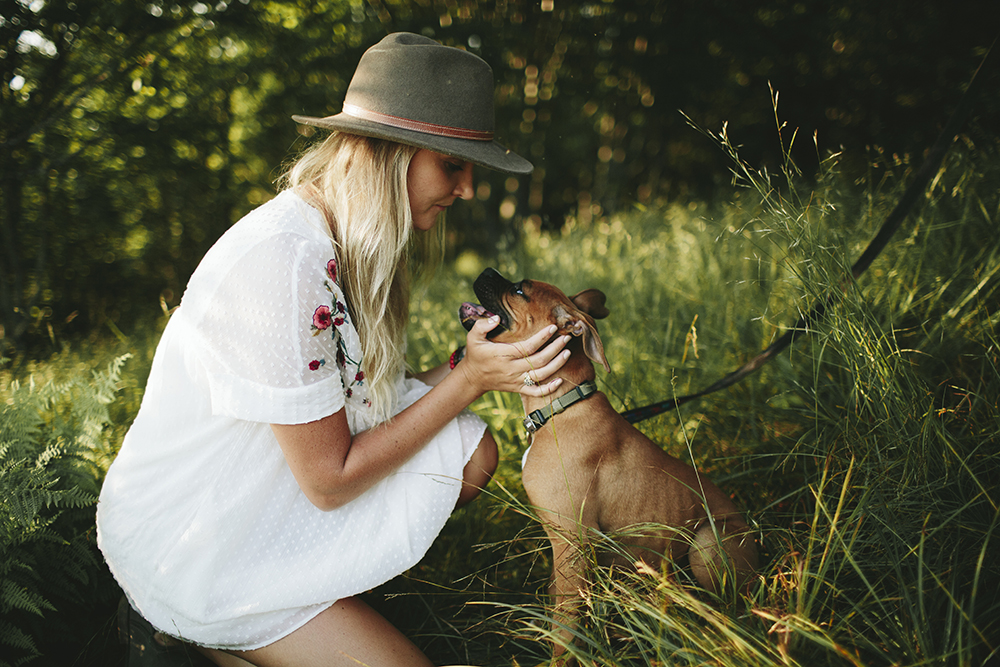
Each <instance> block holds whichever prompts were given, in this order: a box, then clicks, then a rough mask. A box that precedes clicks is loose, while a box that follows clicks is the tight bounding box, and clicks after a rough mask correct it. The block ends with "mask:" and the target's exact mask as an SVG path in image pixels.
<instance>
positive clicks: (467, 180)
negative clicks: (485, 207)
mask: <svg viewBox="0 0 1000 667" xmlns="http://www.w3.org/2000/svg"><path fill="white" fill-rule="evenodd" d="M465 165H466V166H465V169H463V170H462V171H460V172H459V174H458V181H457V182H456V183H455V190H454V194H455V196H456V197H458V198H459V199H472V195H473V194H475V191H474V190H473V188H472V163H471V162H466V163H465Z"/></svg>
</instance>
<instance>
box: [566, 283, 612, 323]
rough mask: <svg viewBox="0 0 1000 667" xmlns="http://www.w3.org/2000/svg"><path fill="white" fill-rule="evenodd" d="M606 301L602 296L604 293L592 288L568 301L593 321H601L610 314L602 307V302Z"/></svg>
mask: <svg viewBox="0 0 1000 667" xmlns="http://www.w3.org/2000/svg"><path fill="white" fill-rule="evenodd" d="M607 300H608V298H607V297H606V296H604V292H602V291H601V290H599V289H596V288H593V287H591V288H590V289H585V290H583V291H582V292H580V293H579V294H577V295H576V296H574V297H571V298H570V301H572V302H573V303H575V304H576V307H577V308H579V309H580V310H582V311H583V312H585V313H587V314H588V315H590V316H591V317H593V318H594V319H595V320H603V319H604V318H605V317H607V316H608V314H609V313H610V311H609V310H608V309H607V308H605V307H604V302H605V301H607Z"/></svg>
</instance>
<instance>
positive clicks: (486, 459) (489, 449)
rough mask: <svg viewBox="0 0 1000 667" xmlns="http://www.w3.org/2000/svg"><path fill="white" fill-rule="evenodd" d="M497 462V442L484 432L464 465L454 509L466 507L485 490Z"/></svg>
mask: <svg viewBox="0 0 1000 667" xmlns="http://www.w3.org/2000/svg"><path fill="white" fill-rule="evenodd" d="M498 460H499V454H498V453H497V442H496V440H494V439H493V434H492V433H490V432H489V431H486V433H484V434H483V439H482V440H480V441H479V445H478V446H477V447H476V451H475V452H473V453H472V458H471V459H469V462H468V463H466V464H465V469H464V470H463V471H462V477H463V480H462V490H461V492H460V493H459V494H458V502H457V503H456V504H455V508H456V509H457V508H459V507H462V506H464V505H468V504H469V503H470V502H472V500H473V499H474V498H475V497H476V496H478V495H479V493H480V492H481V491H482V490H483V489H485V488H486V485H487V484H489V483H490V480H491V479H493V473H494V472H496V469H497V462H498Z"/></svg>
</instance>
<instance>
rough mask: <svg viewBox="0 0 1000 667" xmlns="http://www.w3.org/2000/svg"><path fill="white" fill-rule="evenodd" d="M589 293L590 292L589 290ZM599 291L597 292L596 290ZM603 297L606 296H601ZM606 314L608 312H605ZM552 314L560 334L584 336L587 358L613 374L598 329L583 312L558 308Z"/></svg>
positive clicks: (584, 349) (584, 348)
mask: <svg viewBox="0 0 1000 667" xmlns="http://www.w3.org/2000/svg"><path fill="white" fill-rule="evenodd" d="M588 291H589V290H588ZM594 291H597V290H594ZM601 296H602V297H603V296H604V295H603V294H601ZM605 312H606V311H605ZM552 314H553V315H554V316H555V319H556V326H557V327H559V328H558V332H559V333H561V334H569V335H571V336H583V351H584V353H585V354H586V355H587V357H588V358H589V359H590V360H591V361H593V362H595V363H598V364H601V365H602V366H604V370H606V371H607V372H609V373H610V372H611V364H609V363H608V359H607V357H605V356H604V343H602V342H601V337H600V335H599V334H598V333H597V327H596V326H594V323H593V322H591V321H590V320H589V319H587V317H586V316H585V315H584V314H583V313H581V312H571V311H569V310H568V309H567V308H566V307H565V306H556V307H555V308H553V309H552Z"/></svg>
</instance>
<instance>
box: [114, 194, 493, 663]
mask: <svg viewBox="0 0 1000 667" xmlns="http://www.w3.org/2000/svg"><path fill="white" fill-rule="evenodd" d="M333 260H334V254H333V244H332V242H331V240H330V238H329V237H328V235H327V234H326V233H325V232H324V221H323V219H322V217H321V215H320V214H319V213H318V212H317V211H316V210H315V209H313V208H312V207H310V206H308V205H307V204H306V203H305V202H304V201H303V200H302V199H301V198H299V197H298V196H297V195H296V194H294V193H292V192H290V191H286V192H283V193H282V194H280V195H279V196H278V197H276V198H275V199H274V200H272V201H271V202H269V203H267V204H265V205H263V206H261V207H260V208H258V209H256V210H255V211H253V212H251V213H250V214H249V215H247V216H246V217H245V218H243V219H242V220H241V221H240V222H238V223H237V224H236V225H234V226H233V227H232V228H231V229H230V230H229V231H228V232H227V233H226V234H224V235H223V236H222V238H221V239H220V240H219V241H218V242H217V243H216V244H215V245H214V246H213V247H212V249H211V250H210V251H209V252H208V253H207V254H206V256H205V258H204V260H203V261H202V262H201V264H200V265H199V267H198V269H197V270H196V271H195V273H194V275H193V276H192V277H191V281H190V282H189V284H188V288H187V290H186V291H185V293H184V298H183V299H182V302H181V305H180V307H179V308H178V309H177V310H176V311H175V312H174V314H173V315H172V316H171V318H170V322H169V324H168V325H167V328H166V330H165V331H164V333H163V337H162V339H161V340H160V343H159V346H158V347H157V351H156V356H155V358H154V361H153V367H152V371H151V373H150V376H149V381H148V384H147V386H146V393H145V395H144V397H143V401H142V406H141V408H140V410H139V413H138V415H137V417H136V420H135V422H134V424H133V425H132V427H131V428H130V430H129V432H128V434H127V435H126V437H125V440H124V442H123V444H122V448H121V452H120V453H119V455H118V457H117V459H116V460H115V462H114V463H113V464H112V465H111V468H110V470H109V471H108V475H107V478H106V480H105V482H104V486H103V489H102V491H101V497H100V502H99V504H98V509H97V531H98V532H97V535H98V545H99V546H100V548H101V550H102V552H103V553H104V556H105V559H106V560H107V562H108V565H109V566H110V568H111V571H112V573H113V574H114V576H115V578H116V579H117V581H118V583H119V584H120V585H121V586H122V588H123V589H124V591H125V593H126V595H127V596H128V599H129V600H130V602H131V603H132V605H133V606H134V607H135V608H136V609H137V610H138V611H139V612H140V613H141V614H142V615H143V616H144V617H145V618H146V619H147V620H149V621H150V623H152V624H153V625H154V626H155V627H156V628H158V629H159V630H161V631H163V632H166V633H168V634H171V635H174V636H176V637H181V638H183V639H185V640H187V641H191V642H194V643H197V644H201V645H204V646H211V647H215V648H228V649H253V648H259V647H261V646H265V645H267V644H269V643H271V642H274V641H276V640H278V639H280V638H281V637H283V636H285V635H287V634H289V633H290V632H292V631H294V630H295V629H297V628H299V627H300V626H302V625H303V624H305V623H306V622H307V621H309V620H310V619H311V618H313V617H314V616H315V615H317V614H318V613H320V612H321V611H323V610H324V609H326V608H327V607H329V606H330V605H331V604H333V603H334V602H335V601H336V600H338V599H340V598H344V597H348V596H351V595H355V594H357V593H361V592H364V591H366V590H369V589H371V588H373V587H375V586H377V585H379V584H381V583H383V582H385V581H388V580H389V579H391V578H392V577H394V576H396V575H398V574H400V573H402V572H404V571H406V570H407V569H409V568H410V567H412V566H413V565H415V564H416V563H417V562H418V561H419V560H420V559H421V557H423V555H424V554H425V553H426V551H427V549H428V548H429V547H430V545H431V543H432V542H433V541H434V539H435V537H437V535H438V533H439V532H440V530H441V528H442V527H443V526H444V523H445V521H446V520H447V519H448V516H449V515H450V514H451V511H452V509H453V508H454V506H455V502H456V501H457V499H458V494H459V490H460V487H461V479H462V470H463V468H464V466H465V464H466V463H467V462H468V460H469V459H470V457H471V456H472V453H473V451H474V450H475V448H476V446H477V444H478V443H479V440H480V439H481V437H482V434H483V430H484V424H483V422H482V421H481V420H479V419H478V418H477V417H475V416H474V415H472V414H471V413H468V412H465V413H463V414H462V415H460V416H459V418H458V419H456V420H454V421H452V422H451V423H450V424H448V425H447V426H446V427H445V428H444V429H443V430H442V431H441V432H440V433H439V434H438V435H437V437H435V438H434V439H433V440H432V441H431V442H430V443H429V444H428V445H427V446H425V447H424V448H423V449H422V450H421V451H419V452H418V453H417V454H415V455H414V456H413V457H412V458H411V459H410V460H409V461H407V462H406V463H405V464H404V465H403V466H402V467H400V468H399V469H398V470H397V471H396V472H395V473H394V474H392V475H390V476H389V477H387V478H386V479H384V480H382V481H381V482H379V483H378V484H376V485H375V486H374V487H373V488H371V489H369V490H368V491H367V492H366V493H364V494H363V495H362V496H360V497H358V498H357V499H356V500H354V501H352V502H351V503H349V504H347V505H345V506H343V507H341V508H339V509H336V510H334V511H331V512H323V511H321V510H319V509H317V508H316V507H315V506H314V505H312V504H311V503H310V502H309V501H308V500H307V499H306V497H305V495H304V494H303V493H302V491H301V490H300V488H299V486H298V485H297V483H296V482H295V479H294V478H293V477H292V473H291V471H290V469H289V468H288V465H287V464H286V462H285V459H284V457H283V455H282V452H281V449H280V447H279V446H278V443H277V441H276V440H275V438H274V436H273V434H272V432H271V428H270V424H272V423H277V424H298V423H305V422H310V421H314V420H317V419H321V418H323V417H326V416H329V415H331V414H333V413H335V412H337V411H338V410H340V409H341V408H343V407H345V406H346V409H347V417H348V421H349V425H350V428H351V431H352V432H353V433H357V432H359V431H361V430H364V429H366V428H369V427H371V426H373V425H374V424H373V417H372V415H371V411H370V409H369V403H368V400H367V398H366V396H367V383H366V381H365V379H364V376H363V374H362V373H361V370H360V360H361V348H360V344H359V341H358V336H357V331H356V330H355V329H354V327H353V325H352V323H351V320H350V315H349V313H348V312H347V309H346V308H345V307H344V303H345V300H344V296H343V293H342V292H341V290H340V288H339V287H338V285H337V284H336V282H335V279H336V273H337V271H338V268H339V269H343V268H345V267H337V265H336V262H335V261H333ZM427 391H429V387H427V386H426V385H424V384H422V383H421V382H419V381H417V380H413V379H404V378H403V375H402V371H401V372H400V377H399V404H398V406H397V408H396V409H397V411H398V410H402V409H403V408H405V407H406V406H408V405H410V404H412V403H413V402H414V401H416V400H417V399H418V398H420V397H421V396H422V395H423V394H425V393H426V392H427Z"/></svg>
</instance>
